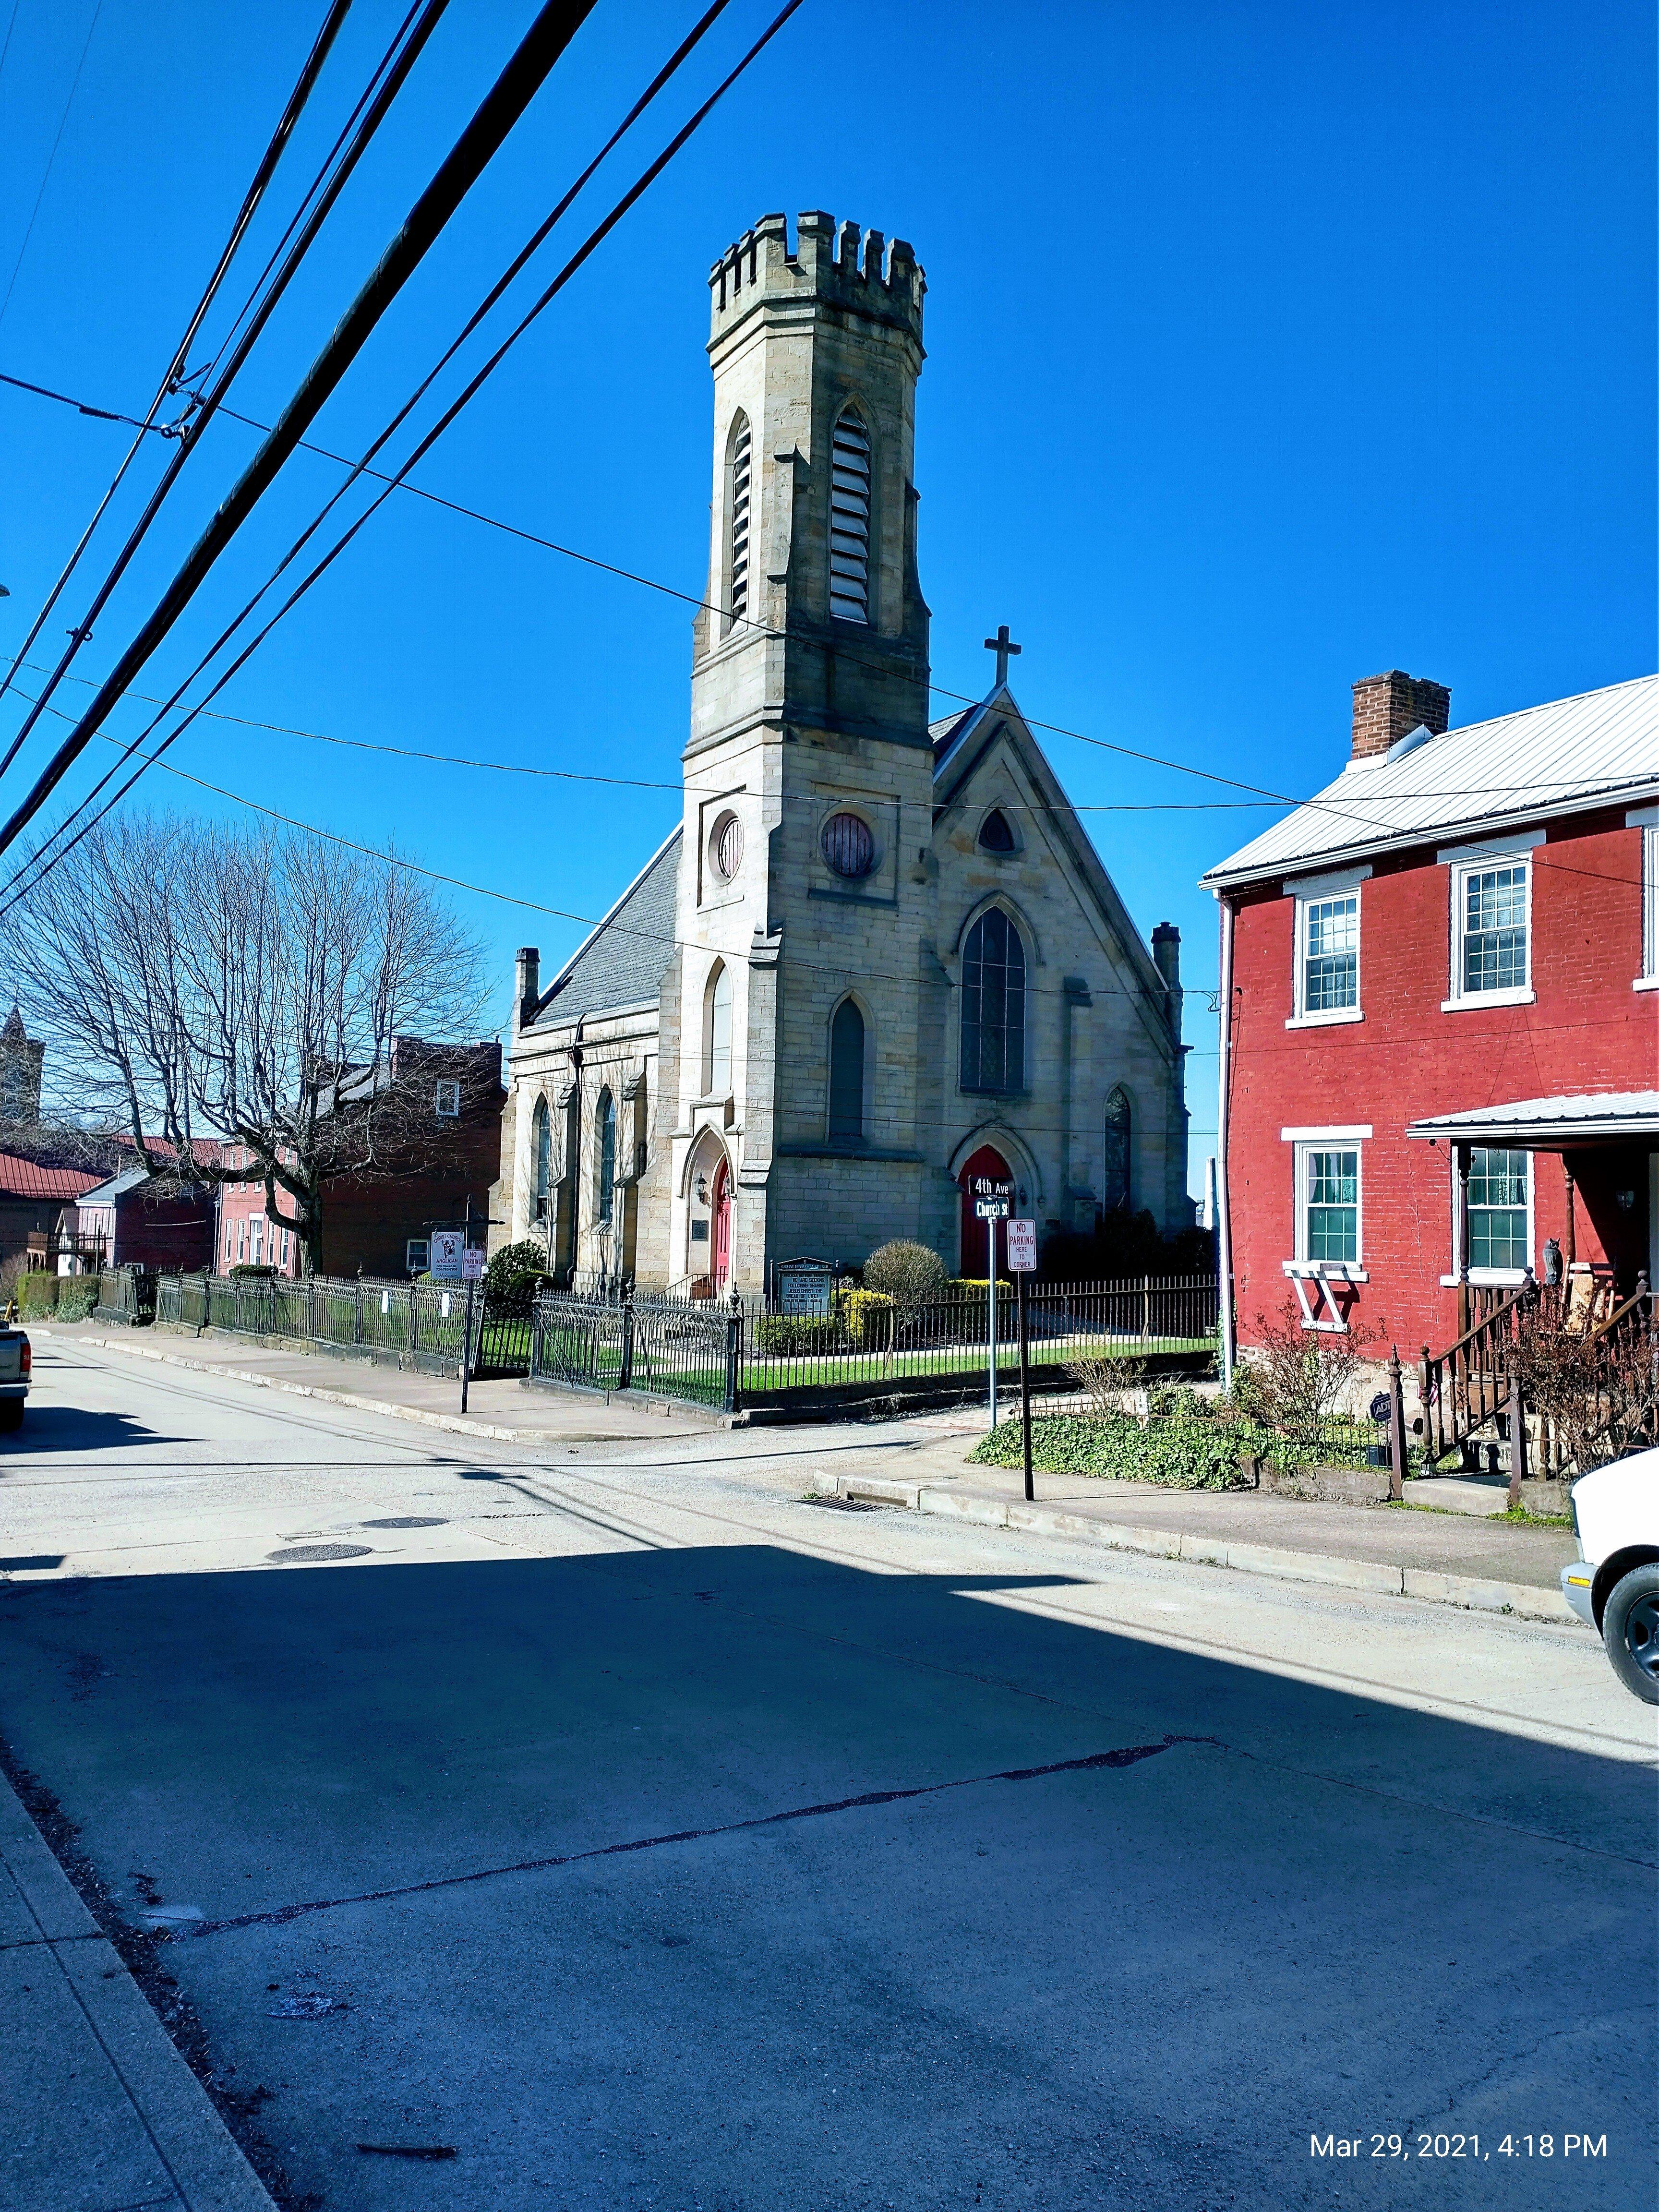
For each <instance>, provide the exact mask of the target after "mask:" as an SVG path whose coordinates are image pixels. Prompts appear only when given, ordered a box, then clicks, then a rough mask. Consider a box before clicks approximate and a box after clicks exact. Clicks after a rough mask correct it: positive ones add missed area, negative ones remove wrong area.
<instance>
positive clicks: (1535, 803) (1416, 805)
mask: <svg viewBox="0 0 1659 2212" xmlns="http://www.w3.org/2000/svg"><path fill="white" fill-rule="evenodd" d="M1656 791H1659V676H1639V677H1638V678H1635V679H1634V681H1632V682H1631V683H1629V684H1609V685H1608V686H1607V689H1606V690H1602V691H1585V692H1582V693H1580V695H1579V696H1578V697H1577V698H1576V699H1556V700H1553V701H1552V702H1550V704H1549V705H1548V706H1545V707H1528V708H1522V711H1521V712H1520V713H1519V714H1499V715H1498V716H1497V717H1496V719H1495V720H1492V721H1490V722H1472V723H1470V724H1469V726H1468V728H1466V729H1462V730H1448V731H1447V732H1446V733H1445V735H1444V736H1443V737H1438V738H1429V739H1428V740H1427V741H1426V742H1425V743H1423V744H1419V745H1418V746H1416V747H1415V748H1414V750H1412V751H1410V752H1406V753H1401V756H1400V757H1399V758H1398V759H1395V760H1390V759H1389V758H1388V757H1387V756H1386V755H1378V756H1377V757H1376V758H1375V759H1373V760H1364V761H1350V762H1349V763H1347V765H1346V767H1345V768H1344V769H1343V771H1342V773H1341V775H1339V776H1338V777H1337V779H1336V781H1335V782H1334V783H1332V784H1328V785H1327V786H1326V787H1325V789H1324V790H1323V791H1322V792H1320V793H1317V795H1316V797H1315V798H1313V799H1310V800H1309V801H1308V802H1307V803H1306V804H1305V805H1301V806H1298V807H1297V809H1296V811H1295V812H1294V813H1291V814H1287V815H1286V816H1285V818H1284V820H1283V821H1282V822H1276V823H1274V824H1273V827H1272V829H1264V830H1263V831H1262V833H1261V836H1259V837H1255V838H1252V839H1251V841H1250V842H1249V844H1248V845H1245V846H1243V847H1242V848H1240V850H1239V851H1237V853H1235V854H1233V855H1232V857H1231V860H1223V861H1222V862H1221V863H1220V864H1219V866H1216V867H1213V868H1211V869H1209V870H1208V871H1207V872H1206V874H1205V875H1204V876H1203V878H1201V880H1202V881H1203V882H1204V883H1206V884H1209V885H1211V886H1212V888H1213V889H1215V890H1226V889H1228V888H1229V887H1231V886H1232V885H1234V884H1247V883H1255V882H1260V881H1261V879H1262V878H1266V877H1272V876H1275V875H1299V874H1304V873H1307V872H1310V870H1312V869H1314V868H1315V867H1316V866H1318V865H1319V864H1320V863H1322V862H1323V861H1328V860H1343V859H1357V858H1358V857H1359V856H1360V855H1361V854H1369V853H1376V852H1382V851H1384V850H1386V849H1387V848H1389V847H1390V846H1396V845H1420V844H1426V843H1428V842H1431V840H1432V841H1434V842H1440V843H1443V842H1447V841H1448V839H1449V837H1450V836H1452V835H1453V834H1454V833H1455V834H1460V835H1463V836H1468V835H1471V834H1480V833H1482V832H1486V831H1491V830H1495V829H1505V828H1508V827H1510V826H1511V825H1517V826H1518V825H1519V824H1520V823H1522V822H1538V821H1540V820H1542V819H1544V818H1545V817H1549V816H1552V815H1555V814H1565V813H1574V812H1580V811H1583V810H1584V809H1585V808H1587V807H1589V806H1595V805H1607V804H1608V803H1610V802H1611V801H1613V800H1616V799H1622V798H1625V797H1626V796H1627V795H1628V797H1630V798H1631V799H1644V798H1648V797H1651V796H1652V795H1653V794H1654V793H1655V792H1656Z"/></svg>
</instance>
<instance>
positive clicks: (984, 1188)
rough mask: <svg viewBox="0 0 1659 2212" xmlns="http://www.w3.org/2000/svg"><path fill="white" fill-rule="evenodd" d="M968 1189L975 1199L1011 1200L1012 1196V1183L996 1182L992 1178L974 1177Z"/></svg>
mask: <svg viewBox="0 0 1659 2212" xmlns="http://www.w3.org/2000/svg"><path fill="white" fill-rule="evenodd" d="M968 1188H969V1190H971V1191H972V1192H973V1194H974V1196H975V1198H1012V1196H1013V1194H1014V1186H1013V1185H1012V1183H1011V1182H997V1180H996V1179H995V1177H994V1176H973V1177H972V1178H971V1180H970V1181H969V1185H968Z"/></svg>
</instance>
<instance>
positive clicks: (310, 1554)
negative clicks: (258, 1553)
mask: <svg viewBox="0 0 1659 2212" xmlns="http://www.w3.org/2000/svg"><path fill="white" fill-rule="evenodd" d="M369 1551H370V1547H369V1546H368V1545H367V1544H289V1546H288V1547H286V1549H284V1550H283V1551H280V1552H267V1553H266V1554H265V1557H266V1558H267V1559H270V1560H271V1561H272V1562H273V1563H274V1564H275V1565H278V1566H285V1565H288V1563H289V1561H290V1560H295V1559H368V1556H369Z"/></svg>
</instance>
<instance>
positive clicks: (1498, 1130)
mask: <svg viewBox="0 0 1659 2212" xmlns="http://www.w3.org/2000/svg"><path fill="white" fill-rule="evenodd" d="M1406 1134H1407V1136H1408V1137H1470V1138H1473V1137H1498V1138H1500V1139H1502V1138H1508V1137H1514V1138H1516V1139H1521V1140H1522V1141H1524V1140H1525V1139H1528V1138H1534V1139H1544V1138H1547V1137H1565V1139H1567V1140H1568V1141H1569V1142H1571V1140H1572V1139H1574V1138H1580V1137H1625V1136H1630V1137H1651V1136H1654V1135H1659V1091H1586V1092H1584V1093H1583V1095H1581V1096H1578V1097H1560V1098H1517V1099H1515V1100H1513V1101H1511V1102H1510V1103H1509V1104H1508V1105H1503V1106H1474V1107H1470V1108H1468V1109H1467V1110H1466V1111H1465V1112H1463V1113H1461V1114H1435V1115H1431V1116H1430V1117H1429V1118H1428V1119H1426V1120H1425V1121H1413V1123H1412V1125H1411V1127H1409V1128H1408V1129H1407V1132H1406Z"/></svg>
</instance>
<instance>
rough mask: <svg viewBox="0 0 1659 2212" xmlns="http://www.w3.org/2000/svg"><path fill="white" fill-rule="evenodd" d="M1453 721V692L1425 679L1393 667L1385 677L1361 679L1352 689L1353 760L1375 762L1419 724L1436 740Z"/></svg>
mask: <svg viewBox="0 0 1659 2212" xmlns="http://www.w3.org/2000/svg"><path fill="white" fill-rule="evenodd" d="M1450 721H1451V693H1450V692H1449V690H1447V689H1446V687H1445V685H1444V684H1436V683H1434V682H1433V681H1432V680H1431V678H1428V677H1426V676H1407V673H1406V671H1405V670H1404V669H1403V668H1391V669H1389V672H1388V674H1387V675H1386V676H1362V677H1361V678H1360V679H1359V681H1358V684H1355V685H1354V687H1353V750H1352V758H1353V759H1354V760H1373V759H1375V758H1376V757H1377V755H1378V754H1380V753H1385V752H1387V751H1388V750H1389V746H1390V745H1393V744H1398V743H1399V742H1400V740H1401V738H1404V737H1409V736H1410V734H1411V732H1413V730H1414V729H1416V728H1417V727H1418V726H1419V724H1420V725H1421V726H1422V727H1424V728H1425V729H1426V730H1428V731H1429V732H1431V734H1432V735H1433V736H1435V737H1439V736H1440V735H1441V733H1442V732H1443V731H1444V730H1445V729H1446V728H1447V727H1448V726H1449V724H1450Z"/></svg>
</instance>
